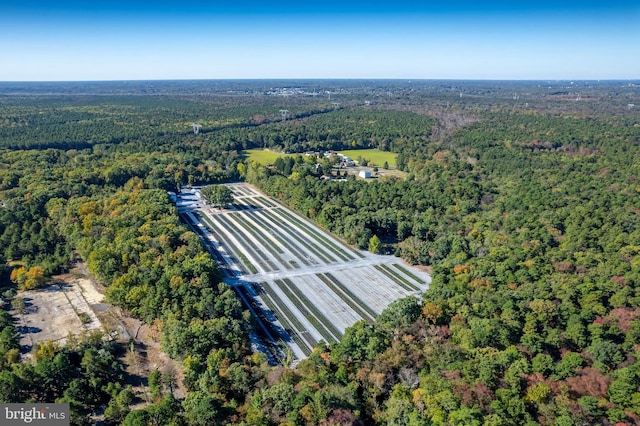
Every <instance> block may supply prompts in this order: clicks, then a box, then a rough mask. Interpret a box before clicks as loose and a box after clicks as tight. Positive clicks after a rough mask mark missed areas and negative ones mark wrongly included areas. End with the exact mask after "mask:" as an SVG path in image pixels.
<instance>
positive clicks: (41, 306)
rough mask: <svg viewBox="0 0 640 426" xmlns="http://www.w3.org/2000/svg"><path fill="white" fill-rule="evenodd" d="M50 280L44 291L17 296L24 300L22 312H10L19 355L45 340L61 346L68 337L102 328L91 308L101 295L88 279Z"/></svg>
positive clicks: (99, 300)
mask: <svg viewBox="0 0 640 426" xmlns="http://www.w3.org/2000/svg"><path fill="white" fill-rule="evenodd" d="M54 280H55V283H54V284H51V285H49V286H47V287H45V288H40V289H35V290H27V291H24V292H22V293H20V294H19V295H18V297H22V298H23V299H24V301H25V308H24V310H23V312H22V313H20V312H14V315H15V316H16V318H17V319H18V323H17V330H18V332H19V333H20V346H21V349H22V352H23V354H29V352H30V351H31V349H32V348H33V347H34V345H36V344H38V343H40V342H43V341H45V340H51V341H53V342H56V343H58V344H60V345H63V344H64V342H65V341H66V340H67V337H68V336H69V335H78V334H80V333H85V332H91V331H93V330H97V329H101V327H102V325H101V323H100V320H99V319H98V317H97V316H96V314H95V313H94V312H93V310H92V309H91V306H93V305H97V304H100V303H101V302H102V298H103V296H102V295H101V294H100V293H98V292H97V291H96V290H95V288H94V287H93V285H92V284H91V282H90V281H89V280H88V279H86V278H81V277H74V276H73V275H71V274H66V275H61V276H57V277H54Z"/></svg>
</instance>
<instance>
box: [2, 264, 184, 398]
mask: <svg viewBox="0 0 640 426" xmlns="http://www.w3.org/2000/svg"><path fill="white" fill-rule="evenodd" d="M18 297H22V298H24V300H25V310H24V312H23V313H22V314H20V313H18V312H15V311H13V312H12V314H13V315H14V316H15V317H16V319H17V320H18V322H17V324H16V325H17V330H18V332H19V333H20V345H21V347H22V348H21V350H22V354H23V356H24V357H25V358H28V357H30V356H31V351H32V349H33V347H34V346H35V345H36V344H38V343H39V342H43V341H46V340H51V341H53V342H56V343H58V344H59V345H64V343H65V342H66V340H67V337H68V336H69V335H70V334H71V335H74V336H78V335H82V334H86V333H90V332H92V331H95V330H100V331H101V332H103V333H104V334H105V335H108V336H111V337H110V338H113V339H115V340H116V341H118V342H119V343H122V347H123V348H124V349H125V350H124V351H123V353H122V355H121V357H120V360H121V361H122V362H123V363H124V364H125V367H126V372H127V382H128V383H129V384H131V385H132V386H133V387H134V392H135V393H136V395H137V396H138V397H139V398H140V399H141V400H142V401H147V402H150V399H149V398H150V396H149V394H148V388H147V377H148V376H149V373H150V372H151V371H153V370H156V369H158V370H160V371H161V372H162V373H163V374H166V373H169V372H173V374H174V375H175V377H176V382H177V383H176V389H175V390H174V395H175V396H176V397H177V398H182V397H184V396H185V394H186V391H185V389H184V387H183V386H182V374H181V373H182V367H181V365H180V363H178V362H176V361H174V360H172V359H171V358H169V356H168V355H167V354H165V353H164V352H162V351H161V349H160V338H159V333H158V332H157V331H156V330H155V329H154V328H153V327H149V326H148V325H146V324H144V323H142V321H140V320H138V319H136V318H133V317H131V316H129V315H128V314H127V313H126V312H123V311H122V310H121V309H119V308H117V307H114V306H112V305H110V304H109V303H106V302H105V299H104V288H103V287H102V286H100V285H99V284H97V283H96V282H95V281H94V280H93V279H92V278H91V277H90V276H89V275H88V272H87V269H86V266H85V265H84V264H82V263H80V264H78V265H77V266H76V267H75V268H74V269H72V270H71V271H70V272H69V273H67V274H63V275H57V276H54V277H52V280H51V284H50V285H48V286H47V287H44V288H40V289H36V290H28V291H24V292H22V293H19V294H18ZM131 341H133V351H131ZM145 405H146V403H144V402H143V403H142V404H140V406H137V407H135V408H142V407H144V406H145Z"/></svg>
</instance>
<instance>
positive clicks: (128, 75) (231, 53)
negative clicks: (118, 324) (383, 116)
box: [0, 0, 640, 81]
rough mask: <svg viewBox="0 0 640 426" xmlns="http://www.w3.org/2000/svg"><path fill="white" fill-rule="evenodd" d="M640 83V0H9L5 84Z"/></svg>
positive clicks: (5, 0)
mask: <svg viewBox="0 0 640 426" xmlns="http://www.w3.org/2000/svg"><path fill="white" fill-rule="evenodd" d="M215 78H231V79H233V78H378V79H380V78H408V79H418V78H425V79H431V78H435V79H443V78H447V79H639V78H640V1H638V0H633V1H631V0H611V1H607V2H589V1H588V0H585V1H582V2H577V1H573V0H571V1H569V0H564V1H563V0H559V1H555V2H552V1H548V0H543V1H538V2H528V3H524V2H522V3H520V2H517V1H513V0H511V1H498V0H496V1H484V2H480V1H473V2H472V1H449V2H440V3H434V2H429V1H405V0H397V1H389V2H385V3H380V2H375V1H364V0H357V1H353V0H344V1H335V0H327V1H323V2H317V3H315V2H304V0H299V1H291V0H280V1H279V0H271V1H266V0H265V1H260V2H258V1H232V0H231V1H227V2H225V3H222V2H217V1H189V0H184V1H173V2H163V1H161V0H158V1H155V2H153V3H151V2H142V1H139V0H129V1H124V0H112V1H107V0H95V1H92V0H86V1H83V2H80V1H64V0H59V1H45V0H40V1H37V0H36V1H32V0H2V2H0V81H34V80H35V81H44V80H51V81H59V80H134V79H136V80H140V79H142V80H148V79H215Z"/></svg>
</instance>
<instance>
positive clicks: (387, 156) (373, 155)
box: [340, 149, 398, 167]
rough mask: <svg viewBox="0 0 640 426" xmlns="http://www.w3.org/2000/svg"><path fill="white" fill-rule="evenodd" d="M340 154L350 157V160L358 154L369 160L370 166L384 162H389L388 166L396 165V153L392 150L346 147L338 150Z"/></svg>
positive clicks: (380, 165)
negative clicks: (346, 148) (343, 149)
mask: <svg viewBox="0 0 640 426" xmlns="http://www.w3.org/2000/svg"><path fill="white" fill-rule="evenodd" d="M340 154H344V155H346V156H347V157H350V158H351V159H352V160H356V159H357V158H358V156H360V157H362V158H364V159H366V160H369V161H371V162H372V163H373V164H371V165H372V166H379V167H382V165H383V164H384V162H385V161H386V162H387V163H389V167H395V166H396V156H397V155H398V154H396V153H394V152H386V151H380V150H379V149H348V150H345V151H340Z"/></svg>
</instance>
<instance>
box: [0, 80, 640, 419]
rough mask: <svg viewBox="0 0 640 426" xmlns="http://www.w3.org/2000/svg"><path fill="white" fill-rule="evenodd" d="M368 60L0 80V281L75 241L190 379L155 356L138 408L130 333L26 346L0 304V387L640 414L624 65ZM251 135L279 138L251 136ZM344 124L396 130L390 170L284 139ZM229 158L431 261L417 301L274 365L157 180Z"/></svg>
mask: <svg viewBox="0 0 640 426" xmlns="http://www.w3.org/2000/svg"><path fill="white" fill-rule="evenodd" d="M356 83H357V84H356ZM365 83H366V82H361V81H358V82H353V83H350V82H292V83H291V84H292V85H294V84H295V86H292V87H295V88H296V90H292V89H291V88H289V89H287V90H288V91H287V94H288V95H287V96H282V95H281V93H282V91H279V90H276V89H274V88H273V87H274V85H275V86H277V85H283V84H284V83H283V82H247V83H245V85H244V86H243V84H242V83H233V84H232V83H231V82H229V83H228V86H225V85H222V84H221V83H220V84H218V83H216V84H214V83H207V82H200V83H198V82H190V83H185V85H184V86H181V85H180V84H179V82H167V83H165V84H164V85H163V84H161V83H155V84H154V85H153V90H152V89H151V88H150V87H151V86H150V85H148V84H143V83H140V85H138V86H136V87H135V88H124V87H121V86H119V85H118V84H116V83H113V84H111V85H110V84H109V83H103V84H99V83H92V84H88V86H87V87H83V85H82V84H78V85H75V86H74V85H70V86H69V87H66V86H65V87H62V88H60V87H57V86H54V87H49V86H46V85H45V86H46V87H41V86H39V85H36V84H34V85H33V86H31V87H30V86H29V85H23V86H21V85H5V86H3V87H1V88H0V89H1V90H0V92H1V93H3V95H2V97H0V206H1V207H0V242H1V243H0V264H2V265H3V267H2V268H3V270H2V283H1V284H2V297H3V299H6V300H8V301H9V300H11V299H14V300H15V299H17V298H19V294H20V293H19V292H20V291H21V290H22V289H24V288H27V287H31V286H34V285H38V283H39V282H41V281H42V280H37V279H35V278H33V279H32V280H31V281H28V279H27V281H25V280H24V279H23V280H19V279H17V277H19V276H24V277H29V278H32V277H36V275H37V274H36V273H37V272H38V271H42V273H43V274H44V276H45V277H48V276H51V275H52V274H55V273H59V272H62V271H65V270H67V269H68V268H69V267H70V266H71V265H72V263H73V262H77V261H79V260H82V261H84V262H85V263H86V264H87V267H88V270H89V272H90V273H91V275H92V276H93V277H94V279H95V280H97V281H98V282H99V283H100V284H102V285H103V286H104V287H105V288H106V296H107V300H108V301H109V302H110V303H112V304H114V305H116V306H119V307H121V308H122V309H124V310H125V311H126V312H128V313H130V314H131V315H133V316H135V317H137V318H140V319H141V320H143V321H144V322H145V323H147V324H149V325H153V327H154V328H155V329H157V330H159V339H160V341H161V344H162V348H163V350H164V351H165V352H166V353H167V354H168V355H169V356H171V357H172V358H174V359H176V360H178V361H179V362H181V363H182V365H183V369H184V370H183V371H182V372H181V375H180V376H181V377H182V381H183V385H184V387H185V388H186V390H187V394H186V396H185V397H184V398H181V397H180V398H179V397H176V396H175V395H174V392H173V388H174V383H173V381H174V380H175V379H174V378H172V377H171V376H170V375H169V376H167V374H166V373H163V372H160V371H157V372H154V373H153V374H152V375H151V376H149V377H148V378H147V382H148V389H149V392H150V394H152V395H153V398H152V400H150V401H145V403H144V404H143V406H144V408H140V407H139V406H138V408H137V409H133V410H132V409H131V408H130V407H133V405H134V404H136V403H139V402H140V396H139V395H135V394H134V392H133V391H132V390H131V388H130V387H129V381H128V378H127V377H126V374H124V373H123V371H124V366H123V365H121V362H120V361H119V358H118V357H117V354H118V352H122V351H126V350H127V347H126V346H127V345H126V343H117V342H113V343H107V342H104V341H102V340H101V339H100V337H99V336H85V337H83V338H79V339H74V340H72V341H70V342H69V343H67V345H66V346H63V347H60V346H57V345H54V344H44V345H40V346H39V347H37V348H35V350H34V354H33V356H32V359H31V361H21V357H20V348H19V345H18V340H17V330H16V328H15V327H14V325H13V322H12V320H11V316H10V315H9V314H8V313H7V312H1V313H2V314H3V315H2V317H1V318H0V329H1V331H0V336H1V339H0V382H1V383H0V389H2V390H1V391H0V392H2V395H1V397H0V400H2V401H5V402H15V401H27V400H33V401H49V402H50V401H61V402H69V403H70V404H71V407H72V412H73V418H72V421H73V423H74V424H90V423H91V422H92V421H93V420H92V419H94V418H95V417H93V416H95V415H98V414H100V415H102V418H103V419H104V420H103V421H104V422H106V423H109V424H120V423H121V424H127V425H146V424H158V425H159V424H163V425H164V424H176V425H182V424H184V425H191V424H194V425H195V424H202V425H212V424H246V425H272V424H273V425H277V424H292V425H298V424H299V425H358V424H389V425H401V424H407V425H430V424H469V425H474V424H475V425H509V424H532V425H533V424H542V425H556V424H557V425H582V424H603V425H609V424H611V425H613V424H637V423H640V409H639V408H638V407H640V243H639V242H640V116H639V115H638V113H637V111H636V110H634V109H633V108H632V107H630V106H629V104H632V103H633V102H636V104H640V103H638V102H637V100H638V98H640V91H639V90H638V87H637V85H632V84H628V83H627V82H603V83H600V84H596V83H586V82H585V83H584V84H583V86H582V87H581V88H580V90H581V93H582V99H583V101H581V102H577V101H575V100H574V97H573V96H572V92H571V91H572V90H576V89H575V88H573V87H571V88H568V87H567V86H562V84H561V83H560V82H557V83H554V84H553V85H551V84H550V83H549V84H542V85H541V84H540V83H536V82H531V83H524V82H523V83H516V82H510V83H504V84H501V83H486V84H481V83H478V82H475V83H474V82H456V83H455V84H454V83H453V82H422V83H420V82H414V83H408V82H387V83H386V85H385V83H384V82H383V83H380V82H378V83H373V82H370V83H366V84H365ZM198 84H200V86H198ZM316 90H317V91H320V92H321V93H323V90H324V93H330V94H331V95H332V97H331V101H330V100H329V99H328V98H326V97H322V96H317V95H316ZM516 91H517V92H518V93H519V94H521V95H519V96H518V97H517V99H516V96H513V93H514V92H516ZM463 92H464V94H465V96H462V95H461V94H462V93H463ZM291 93H294V95H292V94H291ZM312 93H313V94H312ZM459 94H460V95H459ZM521 98H522V99H521ZM365 100H366V101H368V103H367V104H365V103H364V102H365ZM332 101H335V102H340V106H339V108H338V107H336V106H335V105H332ZM282 108H286V109H288V110H289V111H290V116H289V117H287V119H286V120H283V119H282V117H281V116H280V114H279V112H278V111H279V109H282ZM194 122H197V123H199V124H201V125H202V128H201V130H200V132H199V134H197V135H196V134H194V132H193V131H192V129H191V124H192V123H194ZM249 148H270V149H273V150H275V151H278V152H283V153H287V154H289V155H290V160H286V161H283V162H281V163H280V164H279V165H278V167H273V166H267V165H265V164H258V163H255V162H250V161H246V159H245V157H244V154H243V150H245V149H249ZM348 148H378V149H380V150H383V151H391V152H394V153H396V154H397V156H398V157H397V165H398V168H399V169H401V170H403V171H404V172H406V178H393V177H386V178H379V179H375V180H373V181H365V180H361V179H355V178H354V177H352V176H351V177H348V178H347V179H346V180H344V181H337V180H322V179H320V178H319V176H318V173H317V172H316V170H317V169H316V168H314V167H313V166H314V164H312V163H313V162H312V161H310V160H309V159H308V158H306V157H303V156H298V155H297V153H302V152H304V151H307V150H330V149H348ZM285 163H286V165H287V166H286V167H284V164H285ZM280 166H282V167H280ZM324 167H325V168H326V164H325V165H324ZM240 179H244V180H246V181H248V182H250V183H252V184H254V185H256V186H257V187H258V188H260V189H261V190H262V191H264V192H265V193H267V194H269V195H271V196H273V197H274V198H277V199H279V200H281V201H282V202H283V203H285V204H287V205H288V206H290V207H291V208H293V209H295V210H297V211H298V212H300V213H301V214H303V215H305V216H307V217H309V218H310V219H311V220H313V221H316V222H317V223H318V224H320V225H321V226H323V227H324V228H326V229H327V230H329V231H331V232H332V233H334V234H335V235H337V236H339V237H341V238H342V239H344V241H346V242H347V243H348V244H352V245H354V246H356V247H359V248H363V249H366V248H367V247H368V246H369V242H370V241H371V239H372V238H374V237H377V238H378V239H379V240H380V241H381V246H382V247H381V250H382V251H383V252H386V253H389V254H394V255H396V256H399V257H401V258H402V259H404V260H405V261H406V262H408V263H410V264H415V265H422V266H424V267H427V268H430V270H431V271H432V277H433V282H432V284H431V286H430V288H429V290H428V291H427V292H426V293H425V294H424V295H423V297H422V300H421V305H416V304H415V303H412V301H411V300H405V299H401V300H398V301H396V302H394V303H392V304H391V305H390V306H389V307H388V308H387V310H386V311H384V312H383V313H382V314H381V315H380V316H379V317H378V318H377V320H376V321H375V323H366V322H361V323H357V324H355V325H354V326H353V327H351V328H349V329H348V330H347V331H346V333H345V335H344V337H343V339H342V340H341V341H340V342H337V343H334V344H331V345H323V344H320V345H318V347H317V348H316V350H315V351H314V352H313V353H312V355H311V356H310V357H309V358H308V359H306V360H303V361H302V362H300V363H299V364H298V365H297V366H295V367H291V366H288V365H285V366H270V365H269V364H268V363H267V362H266V357H265V356H264V355H263V354H261V353H259V352H256V353H252V352H251V345H250V343H249V337H248V336H249V333H250V332H251V328H252V322H251V319H250V316H249V315H248V313H247V312H246V311H244V309H243V307H242V304H241V303H240V301H239V299H238V298H237V297H236V295H235V293H234V292H233V290H232V289H230V288H229V287H227V286H226V285H225V284H223V283H221V282H220V281H221V273H220V271H219V270H218V267H217V266H216V264H215V262H214V261H213V260H212V259H211V257H210V255H209V254H208V253H207V252H206V251H205V249H204V248H203V247H202V245H201V244H200V241H199V239H198V237H197V235H196V234H195V233H193V232H191V231H190V230H189V228H188V227H187V226H186V225H184V224H182V223H181V222H180V219H179V216H178V213H177V210H176V208H175V207H174V206H173V205H172V204H171V201H170V198H169V196H168V195H167V192H166V191H168V190H170V191H175V190H177V189H179V188H180V187H181V186H182V185H191V184H193V185H195V184H211V183H219V182H228V181H236V180H240ZM19 266H20V267H21V268H24V269H22V270H19V269H18V267H19ZM29 274H31V275H29ZM12 278H13V279H12ZM27 282H28V283H31V284H29V285H27V284H25V283H27Z"/></svg>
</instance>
